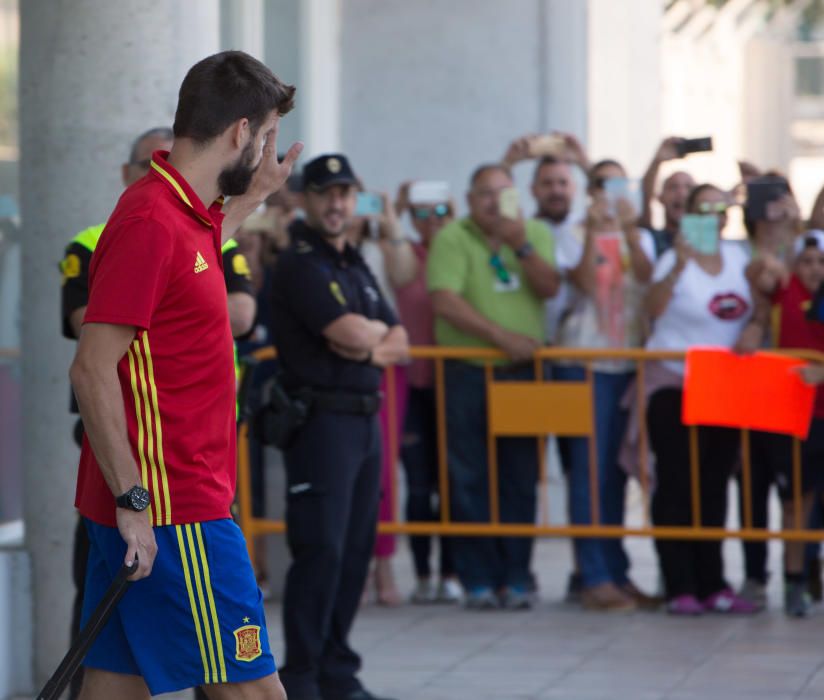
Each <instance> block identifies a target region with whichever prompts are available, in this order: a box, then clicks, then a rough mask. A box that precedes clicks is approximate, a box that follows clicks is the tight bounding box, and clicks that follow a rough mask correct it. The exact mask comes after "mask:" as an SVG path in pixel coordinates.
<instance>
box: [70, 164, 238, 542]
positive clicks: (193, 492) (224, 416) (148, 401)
mask: <svg viewBox="0 0 824 700" xmlns="http://www.w3.org/2000/svg"><path fill="white" fill-rule="evenodd" d="M167 155H168V154H167V153H165V152H160V151H158V152H157V153H155V154H154V155H153V157H152V166H151V171H150V172H149V174H148V175H147V176H146V177H144V178H143V179H142V180H140V181H139V182H137V183H135V184H134V185H133V186H132V187H130V188H129V189H127V190H126V191H125V192H124V193H123V195H122V196H121V197H120V201H119V202H118V203H117V207H116V208H115V210H114V212H113V213H112V216H111V217H110V219H109V221H108V223H107V225H106V228H105V230H104V232H103V235H102V236H101V238H100V243H99V244H98V246H97V249H96V250H95V253H94V256H93V258H92V262H91V267H90V270H89V286H90V290H89V305H88V307H87V310H86V315H85V318H84V323H109V324H117V325H127V326H134V327H135V328H136V329H137V332H136V335H135V339H134V341H133V342H132V344H131V346H130V347H129V350H128V352H127V353H126V354H125V355H124V356H123V358H122V359H121V360H120V362H119V363H118V366H117V371H118V376H119V378H120V387H121V390H122V392H123V405H124V408H125V410H126V424H127V427H128V434H129V442H130V444H131V447H132V453H133V454H134V459H135V462H136V463H137V465H138V468H139V469H140V472H141V480H142V485H143V486H144V487H145V488H147V489H148V490H149V491H150V492H151V495H152V503H151V511H150V518H151V521H152V524H153V525H155V526H160V525H177V524H181V523H191V522H201V521H207V520H216V519H220V518H228V517H229V507H230V505H231V502H232V498H233V497H234V492H235V476H236V462H235V458H236V455H235V375H234V361H233V346H232V334H231V330H230V327H229V315H228V309H227V303H226V286H225V283H224V280H223V270H222V261H221V253H220V248H221V241H220V232H221V224H222V221H223V215H222V214H221V213H220V202H216V203H215V204H213V205H212V207H211V208H209V209H207V208H206V207H205V206H204V205H203V203H202V202H201V201H200V199H198V197H197V195H196V194H195V193H194V191H193V190H192V188H191V187H190V186H189V185H188V184H187V183H186V181H185V180H184V179H183V177H182V176H181V175H180V174H179V173H178V172H177V171H176V170H175V169H174V168H173V167H172V166H171V165H169V164H168V162H166V157H167ZM118 495H119V494H118ZM75 505H76V506H77V508H78V509H79V510H80V513H81V515H83V516H85V517H87V518H89V519H90V520H93V521H94V522H97V523H101V524H103V525H109V526H115V524H116V522H115V503H114V496H113V494H112V493H111V491H110V490H109V487H108V486H107V485H106V482H105V480H104V479H103V475H102V473H101V471H100V468H99V466H98V464H97V461H96V459H95V456H94V453H93V452H92V450H91V447H90V445H89V442H88V440H87V439H84V440H83V447H82V450H81V454H80V471H79V475H78V480H77V495H76V500H75Z"/></svg>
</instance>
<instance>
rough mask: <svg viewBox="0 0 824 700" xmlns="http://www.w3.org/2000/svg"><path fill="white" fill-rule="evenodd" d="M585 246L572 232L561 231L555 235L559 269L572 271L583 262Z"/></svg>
mask: <svg viewBox="0 0 824 700" xmlns="http://www.w3.org/2000/svg"><path fill="white" fill-rule="evenodd" d="M583 254H584V245H583V243H581V241H579V240H578V239H577V238H576V237H575V235H574V234H573V233H572V232H571V231H565V230H561V231H558V232H557V233H556V235H555V260H556V263H557V265H558V268H559V269H563V270H571V269H572V268H574V267H577V266H578V263H579V262H581V256H582V255H583Z"/></svg>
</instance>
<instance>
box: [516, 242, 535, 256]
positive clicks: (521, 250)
mask: <svg viewBox="0 0 824 700" xmlns="http://www.w3.org/2000/svg"><path fill="white" fill-rule="evenodd" d="M534 252H535V246H533V245H532V243H530V242H529V241H527V242H526V243H524V244H523V245H522V246H519V247H518V248H516V249H515V257H516V258H518V260H523V259H524V258H528V257H529V256H530V255H532V253H534Z"/></svg>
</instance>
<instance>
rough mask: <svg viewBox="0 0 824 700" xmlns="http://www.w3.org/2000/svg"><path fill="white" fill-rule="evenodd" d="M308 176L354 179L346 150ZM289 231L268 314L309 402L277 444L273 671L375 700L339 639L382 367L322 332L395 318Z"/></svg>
mask: <svg viewBox="0 0 824 700" xmlns="http://www.w3.org/2000/svg"><path fill="white" fill-rule="evenodd" d="M307 183H308V184H307ZM312 183H317V184H316V186H317V187H318V189H322V188H323V187H326V186H330V185H331V184H340V183H345V184H353V183H354V175H352V173H351V169H350V168H349V165H348V163H347V162H346V159H345V158H344V157H343V156H322V157H320V158H318V159H316V160H315V161H312V162H311V163H309V164H307V166H306V168H305V170H304V187H307V186H309V187H311V186H312ZM290 233H291V240H292V244H291V247H290V248H289V249H288V250H287V251H286V252H285V253H283V254H282V255H281V256H280V258H279V260H278V262H277V265H276V267H275V270H274V290H273V297H272V298H273V309H272V320H273V322H274V327H275V328H276V329H277V337H278V357H279V359H280V362H281V365H282V384H283V386H284V388H285V389H286V391H287V393H289V394H292V395H296V394H298V393H300V392H304V393H305V392H307V391H308V392H309V395H310V396H311V404H312V408H311V410H310V413H309V416H308V419H307V421H306V423H305V424H304V425H303V427H302V428H301V429H300V430H299V431H298V433H297V435H296V436H295V438H294V439H293V441H292V442H291V444H290V445H289V446H288V447H287V448H286V449H285V450H284V458H285V462H286V470H287V512H286V522H287V532H288V535H287V537H288V544H289V548H290V551H291V554H292V559H293V561H292V565H291V568H290V570H289V573H288V574H287V578H286V589H285V592H284V599H283V624H284V635H285V640H286V658H285V664H284V666H283V667H282V668H281V671H280V675H281V679H282V681H283V684H284V686H285V687H286V690H287V692H288V694H289V697H297V698H304V697H305V698H312V699H314V698H323V700H338V699H339V698H348V697H363V698H367V697H374V696H372V695H371V694H369V693H367V692H366V691H365V690H363V689H362V686H361V685H360V683H359V681H358V680H357V679H356V674H357V672H358V670H359V668H360V658H359V657H358V655H357V654H356V653H355V651H354V650H353V649H352V648H351V647H350V646H349V641H348V636H349V631H350V629H351V626H352V623H353V621H354V618H355V613H356V612H357V609H358V605H359V603H360V598H361V595H362V593H363V588H364V585H365V582H366V576H367V571H368V568H369V562H370V559H371V557H372V551H373V548H374V542H375V534H376V523H377V519H378V501H379V497H380V469H381V438H380V428H379V424H378V420H377V417H376V413H377V411H378V408H379V405H380V396H379V392H378V389H379V385H380V379H381V370H380V369H378V368H377V367H375V366H373V365H371V364H369V363H366V362H357V361H353V360H348V359H345V358H343V357H341V356H340V355H337V354H336V353H334V352H333V351H332V350H331V349H330V347H329V344H328V341H327V340H326V338H325V337H324V335H323V330H324V329H325V328H327V327H328V326H329V324H331V323H332V322H333V321H335V320H336V319H338V318H340V317H341V316H343V315H344V314H348V313H354V314H360V315H362V316H365V317H366V318H368V319H372V320H375V319H377V320H381V321H383V322H384V323H386V324H387V325H388V326H393V325H397V319H396V317H395V315H394V313H393V312H392V310H391V308H390V307H389V305H388V304H387V302H386V300H385V299H384V298H383V296H382V295H381V293H380V290H379V288H378V285H377V282H376V281H375V278H374V277H373V276H372V274H371V272H370V271H369V269H368V268H367V266H366V264H365V263H364V261H363V259H362V258H361V256H360V254H359V253H358V252H357V251H356V250H355V249H354V248H353V247H351V246H350V245H349V244H347V245H346V246H345V248H344V249H343V251H342V252H339V251H338V250H337V249H336V248H334V247H333V246H332V245H331V244H329V243H328V242H327V241H326V240H325V239H324V237H323V236H322V234H321V233H320V232H318V231H315V230H313V229H312V228H310V227H309V226H308V225H307V224H305V223H304V222H303V221H296V222H295V223H293V224H292V226H291V228H290Z"/></svg>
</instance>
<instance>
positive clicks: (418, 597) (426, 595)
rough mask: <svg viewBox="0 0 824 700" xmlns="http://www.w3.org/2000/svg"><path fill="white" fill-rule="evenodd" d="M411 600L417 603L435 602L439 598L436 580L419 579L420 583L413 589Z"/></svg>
mask: <svg viewBox="0 0 824 700" xmlns="http://www.w3.org/2000/svg"><path fill="white" fill-rule="evenodd" d="M409 600H410V601H412V602H413V603H416V604H417V605H428V604H430V603H435V602H437V600H438V589H437V588H436V587H435V584H434V582H432V581H430V580H428V579H421V580H420V581H418V585H417V586H415V590H414V591H412V595H411V596H410V597H409Z"/></svg>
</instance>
